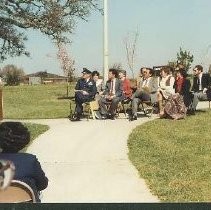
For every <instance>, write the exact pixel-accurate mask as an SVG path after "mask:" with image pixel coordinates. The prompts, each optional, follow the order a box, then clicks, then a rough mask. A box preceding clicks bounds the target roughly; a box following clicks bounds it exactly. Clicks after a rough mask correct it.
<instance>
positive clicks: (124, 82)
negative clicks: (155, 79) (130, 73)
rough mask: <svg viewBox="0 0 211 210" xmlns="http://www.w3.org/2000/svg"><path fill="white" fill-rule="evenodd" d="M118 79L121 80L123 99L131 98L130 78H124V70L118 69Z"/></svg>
mask: <svg viewBox="0 0 211 210" xmlns="http://www.w3.org/2000/svg"><path fill="white" fill-rule="evenodd" d="M119 79H120V80H121V81H122V86H123V95H124V98H123V100H126V99H131V96H132V89H131V84H130V80H129V79H127V78H126V71H125V70H121V71H119Z"/></svg>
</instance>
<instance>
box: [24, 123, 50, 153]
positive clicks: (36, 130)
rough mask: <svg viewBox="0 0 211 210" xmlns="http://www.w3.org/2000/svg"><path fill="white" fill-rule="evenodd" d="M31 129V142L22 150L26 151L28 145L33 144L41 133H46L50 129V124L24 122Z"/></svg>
mask: <svg viewBox="0 0 211 210" xmlns="http://www.w3.org/2000/svg"><path fill="white" fill-rule="evenodd" d="M23 124H24V125H25V126H26V127H27V128H28V130H29V132H30V134H31V139H30V142H29V144H28V145H27V146H26V147H25V148H24V149H23V150H22V152H25V151H26V149H27V147H28V146H30V145H31V143H32V142H33V141H34V139H36V138H37V137H38V136H39V135H41V134H43V133H45V132H46V131H47V130H48V129H49V126H48V125H41V124H35V123H23Z"/></svg>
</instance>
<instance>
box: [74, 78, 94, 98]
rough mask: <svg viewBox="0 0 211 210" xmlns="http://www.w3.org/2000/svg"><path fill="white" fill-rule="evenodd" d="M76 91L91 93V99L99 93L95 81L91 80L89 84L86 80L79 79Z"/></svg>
mask: <svg viewBox="0 0 211 210" xmlns="http://www.w3.org/2000/svg"><path fill="white" fill-rule="evenodd" d="M75 90H85V91H87V92H88V93H89V96H90V98H94V97H95V95H96V93H97V87H96V83H95V81H94V80H92V79H89V81H88V82H87V81H86V80H85V79H79V80H78V82H77V83H76V86H75Z"/></svg>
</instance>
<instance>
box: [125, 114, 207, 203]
mask: <svg viewBox="0 0 211 210" xmlns="http://www.w3.org/2000/svg"><path fill="white" fill-rule="evenodd" d="M210 119H211V111H206V112H201V113H197V114H196V115H195V116H190V117H187V118H186V119H184V120H178V121H173V120H168V119H162V120H161V119H157V120H154V121H150V122H147V123H145V124H142V125H140V126H138V127H136V128H135V129H134V130H133V131H132V133H131V134H130V136H129V139H128V149H129V153H128V156H129V159H130V161H131V162H132V163H133V165H134V166H135V167H136V169H137V170H138V172H139V174H140V176H141V177H142V178H144V179H145V180H146V183H147V185H148V186H149V188H150V190H151V192H152V193H153V194H154V195H156V196H158V198H159V199H160V200H161V201H162V202H198V201H200V202H210V201H211V191H210V189H211V164H210V162H211V154H210V151H211V132H210V128H211V120H210Z"/></svg>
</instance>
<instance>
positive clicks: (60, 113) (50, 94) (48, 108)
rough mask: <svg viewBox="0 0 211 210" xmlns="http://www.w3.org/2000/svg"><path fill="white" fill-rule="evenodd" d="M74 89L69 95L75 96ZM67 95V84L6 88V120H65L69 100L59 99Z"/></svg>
mask: <svg viewBox="0 0 211 210" xmlns="http://www.w3.org/2000/svg"><path fill="white" fill-rule="evenodd" d="M73 88H74V84H73V85H71V86H70V93H69V95H73ZM66 93H67V86H66V84H61V85H53V84H49V85H33V86H31V85H22V86H4V87H3V100H4V107H3V108H4V109H3V112H4V118H5V119H38V118H65V117H67V116H68V115H69V100H67V99H66V100H65V99H60V100H59V99H58V98H59V97H62V96H66Z"/></svg>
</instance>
